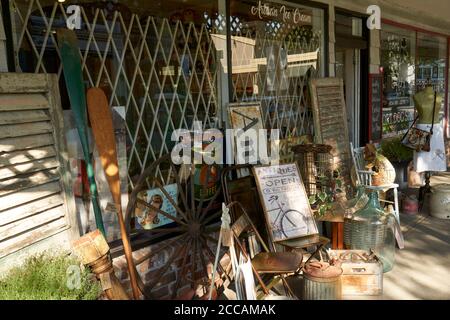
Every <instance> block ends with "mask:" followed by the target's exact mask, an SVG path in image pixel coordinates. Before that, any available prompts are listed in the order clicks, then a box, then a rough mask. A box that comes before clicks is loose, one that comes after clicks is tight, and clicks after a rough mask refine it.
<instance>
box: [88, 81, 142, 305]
mask: <svg viewBox="0 0 450 320" xmlns="http://www.w3.org/2000/svg"><path fill="white" fill-rule="evenodd" d="M87 105H88V111H89V120H90V121H91V127H92V133H93V135H94V139H95V143H96V145H97V149H98V153H99V155H100V160H101V163H102V166H103V170H104V172H105V176H106V180H107V181H108V185H109V189H110V190H111V194H112V197H113V200H114V203H115V205H116V211H117V218H118V220H119V226H120V234H121V236H122V242H123V248H124V251H125V258H126V259H127V265H128V272H129V274H130V280H131V288H132V289H133V296H134V298H135V299H138V298H139V289H138V286H137V280H136V273H135V272H136V269H135V268H134V263H132V261H133V255H132V251H131V246H130V239H129V238H128V236H127V233H126V228H125V223H124V220H123V215H122V201H121V193H120V178H119V164H118V162H117V149H116V140H115V135H114V127H113V120H112V114H111V109H110V108H109V104H108V100H107V98H106V95H105V93H104V92H103V90H102V89H100V88H90V89H89V90H88V91H87Z"/></svg>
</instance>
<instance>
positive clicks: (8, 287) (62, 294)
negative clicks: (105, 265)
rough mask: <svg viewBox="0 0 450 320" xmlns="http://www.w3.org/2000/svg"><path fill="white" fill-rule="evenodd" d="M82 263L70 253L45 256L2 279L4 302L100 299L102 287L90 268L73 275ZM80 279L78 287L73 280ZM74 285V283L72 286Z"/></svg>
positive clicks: (0, 291) (0, 293) (31, 259)
mask: <svg viewBox="0 0 450 320" xmlns="http://www.w3.org/2000/svg"><path fill="white" fill-rule="evenodd" d="M74 267H75V268H79V267H80V263H79V262H78V261H77V260H76V259H75V258H74V257H71V256H68V255H67V254H62V253H58V254H50V253H41V254H38V255H34V256H31V257H29V258H28V259H27V260H26V261H25V263H24V264H23V265H21V266H19V267H15V268H13V269H11V270H10V271H9V272H8V273H7V274H6V276H4V277H2V278H0V300H96V299H98V298H99V296H100V294H101V287H100V284H99V283H98V281H97V280H96V279H95V276H94V275H93V274H91V273H90V272H89V271H88V270H87V269H84V270H82V269H78V270H79V273H78V272H77V273H71V272H70V270H71V269H70V268H72V269H73V268H74ZM73 276H76V277H78V276H79V278H77V281H76V282H75V283H76V285H70V283H71V281H70V280H71V279H70V277H73ZM72 284H73V283H72Z"/></svg>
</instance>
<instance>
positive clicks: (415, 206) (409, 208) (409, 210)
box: [402, 197, 419, 214]
mask: <svg viewBox="0 0 450 320" xmlns="http://www.w3.org/2000/svg"><path fill="white" fill-rule="evenodd" d="M402 212H403V213H406V214H417V213H418V212H419V201H418V200H417V199H415V198H411V197H406V198H405V199H404V200H403V210H402Z"/></svg>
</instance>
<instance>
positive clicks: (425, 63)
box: [416, 32, 447, 117]
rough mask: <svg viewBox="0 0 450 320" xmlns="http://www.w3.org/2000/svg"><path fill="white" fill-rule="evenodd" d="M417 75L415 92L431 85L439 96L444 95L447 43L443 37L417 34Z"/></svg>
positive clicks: (441, 111) (443, 100)
mask: <svg viewBox="0 0 450 320" xmlns="http://www.w3.org/2000/svg"><path fill="white" fill-rule="evenodd" d="M417 48H418V49H417V50H418V51H417V71H418V73H417V75H416V91H417V92H418V91H420V90H422V89H423V88H424V87H425V86H426V85H427V84H431V85H432V86H433V88H434V90H436V91H437V92H438V93H439V94H441V95H442V96H444V94H445V71H444V70H445V62H446V55H447V42H446V39H445V38H444V37H439V36H435V35H430V34H424V33H420V32H419V33H418V34H417ZM444 103H445V99H442V105H441V106H437V107H440V113H441V117H443V116H444Z"/></svg>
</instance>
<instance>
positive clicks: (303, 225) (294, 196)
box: [252, 163, 318, 242]
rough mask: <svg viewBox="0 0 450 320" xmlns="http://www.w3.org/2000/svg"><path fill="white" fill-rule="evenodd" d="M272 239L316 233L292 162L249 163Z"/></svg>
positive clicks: (310, 212) (295, 166)
mask: <svg viewBox="0 0 450 320" xmlns="http://www.w3.org/2000/svg"><path fill="white" fill-rule="evenodd" d="M252 170H253V174H254V176H255V180H256V183H257V187H258V191H259V195H260V198H261V202H262V205H263V209H264V213H265V216H266V221H267V225H268V229H269V233H270V236H271V238H272V241H274V242H277V241H283V240H287V239H294V238H300V237H306V236H310V235H314V234H318V229H317V225H316V221H315V220H314V216H313V212H312V210H311V207H310V205H309V200H308V196H307V194H306V191H305V187H304V186H303V182H302V179H301V178H300V174H299V171H298V167H297V164H296V163H288V164H281V165H274V166H257V167H253V168H252Z"/></svg>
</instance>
